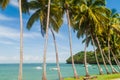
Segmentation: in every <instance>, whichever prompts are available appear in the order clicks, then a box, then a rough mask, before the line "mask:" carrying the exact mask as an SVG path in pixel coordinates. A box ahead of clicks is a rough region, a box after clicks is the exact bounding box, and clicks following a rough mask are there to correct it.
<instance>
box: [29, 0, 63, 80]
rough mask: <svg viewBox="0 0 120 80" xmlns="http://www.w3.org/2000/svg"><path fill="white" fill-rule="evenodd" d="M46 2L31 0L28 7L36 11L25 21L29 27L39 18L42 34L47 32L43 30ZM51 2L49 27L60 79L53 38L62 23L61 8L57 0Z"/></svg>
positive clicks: (59, 74) (59, 73) (44, 27)
mask: <svg viewBox="0 0 120 80" xmlns="http://www.w3.org/2000/svg"><path fill="white" fill-rule="evenodd" d="M47 3H48V2H47V1H42V0H41V1H40V0H37V1H31V2H29V4H28V5H29V8H30V9H33V10H36V11H35V13H33V14H32V16H31V17H30V19H29V21H28V23H27V28H28V29H31V27H32V25H33V23H34V22H35V21H36V20H40V24H41V33H42V35H43V36H44V34H46V33H47V32H46V31H45V29H46V18H47ZM51 3H52V4H51V8H50V15H49V18H50V19H49V28H50V30H51V32H52V35H53V40H54V45H55V52H56V64H57V68H58V76H59V79H60V80H62V75H61V72H60V67H59V59H58V51H57V44H56V39H55V35H54V31H55V32H58V31H59V28H60V26H61V25H62V22H63V20H62V9H61V8H60V6H59V0H52V1H51ZM33 5H34V6H33ZM53 30H54V31H53ZM45 49H47V48H45ZM44 57H45V56H44ZM44 69H45V68H44ZM43 74H44V75H45V74H46V72H44V73H43ZM43 79H45V78H44V77H43Z"/></svg>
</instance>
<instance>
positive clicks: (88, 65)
mask: <svg viewBox="0 0 120 80" xmlns="http://www.w3.org/2000/svg"><path fill="white" fill-rule="evenodd" d="M82 66H83V67H85V64H83V65H82ZM90 66H92V65H90V64H88V63H87V67H90Z"/></svg>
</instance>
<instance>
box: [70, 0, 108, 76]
mask: <svg viewBox="0 0 120 80" xmlns="http://www.w3.org/2000/svg"><path fill="white" fill-rule="evenodd" d="M75 13H76V14H77V15H76V16H71V18H72V21H73V22H74V23H75V24H73V25H74V29H75V30H76V31H77V37H78V38H80V37H84V35H87V36H88V37H89V36H90V35H91V34H92V35H93V34H101V33H102V31H103V30H104V27H105V26H104V23H106V22H108V21H109V19H108V18H107V17H106V15H107V14H108V13H109V10H108V9H107V8H106V7H105V0H94V1H93V0H82V1H81V4H80V7H78V10H77V11H75ZM88 37H86V38H88ZM93 37H97V36H95V35H93ZM94 39H95V38H94ZM96 39H97V40H94V41H97V42H98V38H96ZM86 40H87V39H85V40H84V42H85V41H86ZM87 44H89V41H88V43H87ZM99 48H100V46H99ZM100 50H101V49H100ZM101 52H102V51H101ZM101 55H102V53H101ZM102 58H103V61H104V57H102ZM105 67H106V66H105ZM86 68H87V67H86ZM106 69H107V68H106ZM86 70H88V69H86ZM86 72H88V71H86ZM86 75H88V73H86Z"/></svg>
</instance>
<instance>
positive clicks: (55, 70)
mask: <svg viewBox="0 0 120 80" xmlns="http://www.w3.org/2000/svg"><path fill="white" fill-rule="evenodd" d="M50 70H53V71H54V70H55V71H56V70H58V68H50Z"/></svg>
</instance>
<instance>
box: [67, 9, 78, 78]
mask: <svg viewBox="0 0 120 80" xmlns="http://www.w3.org/2000/svg"><path fill="white" fill-rule="evenodd" d="M66 16H67V21H68V33H69V44H70V55H71V58H72V68H73V71H74V77H75V78H76V79H78V78H79V77H78V75H77V71H76V68H75V65H74V58H73V54H72V36H71V32H70V19H69V11H68V9H67V10H66Z"/></svg>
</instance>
